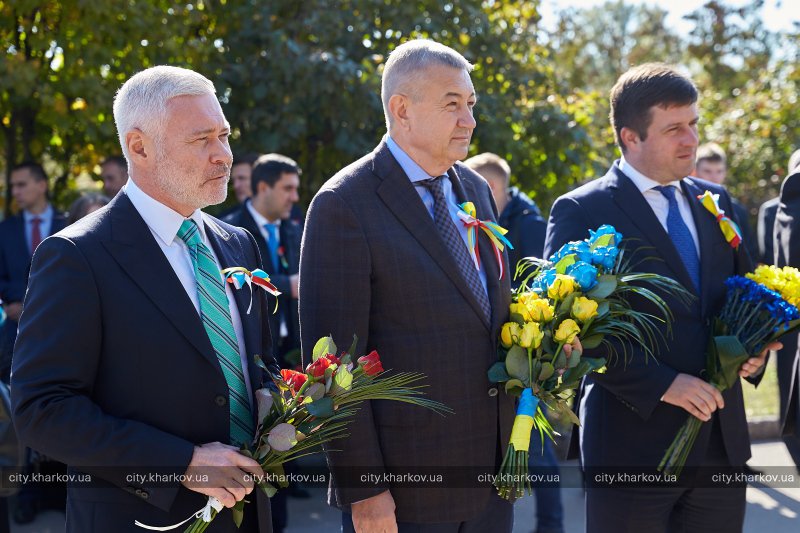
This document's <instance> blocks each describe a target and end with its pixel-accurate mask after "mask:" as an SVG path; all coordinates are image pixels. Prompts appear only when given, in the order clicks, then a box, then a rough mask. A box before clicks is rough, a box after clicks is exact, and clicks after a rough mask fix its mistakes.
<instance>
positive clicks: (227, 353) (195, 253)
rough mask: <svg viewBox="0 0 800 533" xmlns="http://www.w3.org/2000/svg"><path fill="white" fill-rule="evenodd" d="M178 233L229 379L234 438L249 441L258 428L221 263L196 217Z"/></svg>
mask: <svg viewBox="0 0 800 533" xmlns="http://www.w3.org/2000/svg"><path fill="white" fill-rule="evenodd" d="M178 237H180V239H181V240H183V242H185V243H186V246H188V247H189V255H191V257H192V265H193V266H194V277H195V279H196V280H197V296H198V299H199V300H200V316H201V318H202V319H203V327H204V328H205V330H206V333H207V334H208V339H209V340H210V341H211V345H212V346H213V347H214V352H215V353H216V354H217V359H218V360H219V365H220V367H221V368H222V373H223V374H224V375H225V381H226V382H227V383H228V396H229V402H228V405H229V406H230V413H231V426H230V429H231V441H232V442H233V444H234V445H236V446H241V445H242V444H247V445H249V444H250V443H251V441H252V440H253V436H254V434H255V430H254V428H253V423H252V418H251V416H250V402H249V401H248V399H247V387H246V385H245V383H244V373H243V372H242V359H241V357H240V355H239V344H238V343H237V341H236V332H235V331H234V329H233V322H232V321H231V310H230V308H229V307H228V296H227V295H226V294H225V286H224V285H223V281H222V277H221V276H220V271H219V267H218V266H217V262H216V261H214V256H213V255H212V254H211V250H209V249H208V247H207V246H206V245H205V244H203V240H202V239H201V237H200V230H199V229H197V225H196V224H195V223H194V221H193V220H184V221H183V224H181V229H180V230H178Z"/></svg>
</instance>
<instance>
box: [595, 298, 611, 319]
mask: <svg viewBox="0 0 800 533" xmlns="http://www.w3.org/2000/svg"><path fill="white" fill-rule="evenodd" d="M608 309H609V303H608V300H603V301H602V302H599V303H598V304H597V316H596V317H595V319H597V318H602V317H604V316H606V315H607V314H608Z"/></svg>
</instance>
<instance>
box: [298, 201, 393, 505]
mask: <svg viewBox="0 0 800 533" xmlns="http://www.w3.org/2000/svg"><path fill="white" fill-rule="evenodd" d="M363 222H364V223H368V222H369V221H363ZM361 224H362V221H360V220H358V217H357V216H356V214H355V213H354V212H353V210H352V208H351V207H350V206H349V205H348V204H347V203H346V202H345V201H344V200H343V199H342V198H341V197H340V195H339V194H338V193H337V192H336V191H332V190H324V191H322V192H320V193H319V194H317V196H316V197H315V198H314V200H313V201H312V203H311V206H310V207H309V211H308V217H307V219H306V228H305V232H304V235H303V243H302V246H301V251H300V336H301V345H302V352H303V358H304V360H305V362H306V363H307V362H308V361H309V359H310V357H311V351H312V349H313V347H314V344H315V343H316V342H317V340H318V339H320V338H321V337H325V336H327V335H332V336H333V339H334V341H335V342H336V343H337V345H339V346H341V347H346V346H349V344H350V342H351V339H352V338H353V334H355V335H357V336H358V346H357V349H356V354H353V355H355V356H358V355H362V354H364V352H365V348H366V346H367V342H368V335H369V320H370V300H371V296H370V294H371V279H370V277H371V263H370V250H369V245H368V242H367V239H366V236H365V234H364V231H363V229H362V226H361ZM347 432H348V434H349V437H347V438H345V439H341V440H336V441H334V442H333V443H332V446H331V448H334V449H335V450H336V451H332V450H331V449H328V450H327V457H328V465H329V467H330V469H331V473H332V476H333V490H334V495H335V498H336V502H337V505H338V506H339V507H347V506H349V505H350V504H352V503H354V502H358V501H361V500H364V499H367V498H370V497H372V496H376V495H378V494H380V493H381V492H384V491H385V490H387V488H388V487H387V486H382V485H377V486H374V487H369V488H359V487H353V486H352V485H353V483H352V481H351V482H349V483H348V482H347V481H345V480H346V478H348V477H349V478H350V479H351V480H352V479H353V478H352V476H353V473H354V472H355V471H356V469H355V468H354V467H365V468H368V469H369V471H370V472H375V473H380V472H383V471H384V462H383V456H382V453H381V448H380V444H379V442H378V436H377V432H376V428H375V424H374V421H373V417H372V407H371V405H370V402H364V403H363V404H361V405H360V406H359V410H358V413H357V414H356V416H355V417H354V418H353V419H352V421H351V422H350V423H349V424H348V427H347Z"/></svg>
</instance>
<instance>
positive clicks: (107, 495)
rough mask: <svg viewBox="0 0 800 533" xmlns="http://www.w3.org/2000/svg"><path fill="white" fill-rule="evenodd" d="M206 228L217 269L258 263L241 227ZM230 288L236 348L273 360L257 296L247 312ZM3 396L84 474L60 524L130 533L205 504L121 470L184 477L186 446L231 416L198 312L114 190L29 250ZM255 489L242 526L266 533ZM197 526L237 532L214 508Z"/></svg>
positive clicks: (219, 434)
mask: <svg viewBox="0 0 800 533" xmlns="http://www.w3.org/2000/svg"><path fill="white" fill-rule="evenodd" d="M206 234H207V235H208V238H209V241H210V242H211V245H212V247H213V248H214V251H215V253H216V254H217V257H218V258H219V261H220V263H221V265H222V266H223V267H230V266H245V267H249V268H251V269H252V268H254V267H255V266H256V265H259V259H258V250H257V248H256V244H255V242H254V241H253V239H252V237H250V236H249V235H248V234H247V233H246V232H245V231H243V230H241V229H239V228H234V227H233V226H230V225H228V224H225V223H224V222H221V221H218V220H216V219H213V218H211V219H210V222H208V221H207V223H206ZM235 295H236V303H237V305H238V308H239V312H240V314H241V318H242V328H243V331H244V341H245V346H246V349H247V352H248V354H249V355H250V356H252V355H254V354H260V355H261V356H262V357H263V358H264V360H265V361H266V362H267V363H268V364H273V367H274V360H273V359H272V355H271V353H270V350H271V347H270V333H269V329H268V327H267V321H266V318H265V317H266V313H267V307H266V300H265V298H264V297H263V292H262V291H257V292H256V294H255V296H254V298H255V299H254V303H253V309H252V311H251V313H250V314H247V307H248V304H249V298H250V295H249V294H248V293H246V291H245V290H239V291H235ZM248 369H249V376H250V382H251V384H252V386H253V389H254V390H255V389H256V388H258V387H260V386H261V384H262V383H264V382H265V381H266V379H267V376H266V375H265V373H264V372H263V371H262V370H260V369H259V368H258V367H257V366H256V365H255V364H253V363H252V359H251V362H250V364H249V367H248ZM11 398H12V406H13V410H14V425H15V426H16V429H17V432H18V433H19V436H20V440H21V441H23V442H24V443H25V444H26V445H28V446H30V447H31V448H34V449H36V450H39V451H40V452H42V453H44V454H46V455H47V456H49V457H52V458H54V459H57V460H59V461H62V462H64V463H66V464H67V465H68V466H69V469H70V471H71V472H83V473H88V474H90V475H91V482H88V483H80V484H78V485H77V486H74V487H70V488H69V490H68V503H67V530H68V531H69V532H75V533H85V532H99V531H115V532H129V533H139V532H140V531H142V530H141V529H140V528H138V527H136V526H134V520H139V521H141V522H143V523H145V524H148V525H154V526H164V525H170V524H174V523H177V522H180V521H181V520H183V519H185V518H186V517H188V516H189V515H190V514H191V513H193V512H195V511H197V510H198V509H200V508H201V507H203V505H205V502H206V500H207V498H206V497H205V496H203V495H201V494H199V493H196V492H192V491H189V490H188V489H186V488H184V487H183V486H182V485H180V483H179V482H178V481H177V480H176V481H174V482H171V483H169V482H168V483H160V484H159V483H152V482H150V481H145V482H144V483H140V482H138V481H135V480H134V479H131V478H128V477H127V476H128V475H129V474H128V473H129V472H137V471H144V472H148V471H152V470H153V469H159V470H160V472H161V473H174V474H183V473H184V472H185V471H186V467H187V466H188V464H189V461H190V460H191V457H192V452H193V448H194V446H195V445H198V444H203V443H208V442H214V441H219V442H223V443H227V442H229V425H230V414H229V408H228V386H227V383H226V381H225V377H224V375H223V373H222V370H221V369H220V365H219V361H218V360H217V356H216V354H215V352H214V349H213V348H212V346H211V342H210V341H209V338H208V335H207V334H206V332H205V329H204V328H203V325H202V322H201V319H200V316H199V315H198V313H197V311H196V310H195V308H194V306H193V305H192V302H191V300H190V299H189V296H188V295H187V294H186V291H185V290H184V288H183V286H182V285H181V283H180V281H179V280H178V278H177V276H176V275H175V271H174V270H173V268H172V267H171V266H170V264H169V261H168V260H167V258H166V257H165V256H164V253H163V252H162V251H161V249H160V248H159V246H158V243H157V242H156V241H155V238H154V237H153V235H152V233H151V232H150V230H149V229H148V227H147V225H146V224H145V222H144V220H143V219H142V217H141V216H140V215H139V213H138V211H136V209H135V208H134V206H133V204H132V203H131V201H130V199H129V198H128V196H127V195H126V194H125V193H124V192H122V193H120V194H118V195H117V196H116V197H115V198H114V199H113V200H112V201H111V203H110V204H109V205H108V206H106V207H104V208H102V209H100V210H99V211H97V212H95V213H92V214H90V215H89V216H87V217H85V218H83V219H81V220H80V221H78V222H77V223H75V224H73V225H72V226H69V227H68V228H66V229H65V230H63V231H61V232H60V233H58V234H57V235H55V236H53V237H51V238H49V239H47V240H46V241H44V242H43V243H42V244H41V246H40V247H39V248H38V250H37V251H36V254H35V255H34V258H33V264H32V266H31V276H30V283H29V289H28V293H27V295H26V298H25V310H24V311H23V314H22V318H21V321H20V329H19V337H18V338H17V344H16V348H15V352H14V361H13V371H12V379H11ZM254 416H255V415H254ZM256 492H257V493H258V494H251V496H250V498H249V499H251V500H252V501H254V502H257V503H252V504H250V505H249V506H248V507H249V509H247V510H246V514H247V515H249V518H248V520H250V523H251V525H250V526H249V527H248V528H246V529H244V531H246V532H250V533H255V532H256V531H258V532H259V533H265V532H269V531H271V520H270V512H269V502H268V499H267V498H265V497H264V495H263V494H262V493H261V491H256ZM256 513H258V515H259V516H258V517H256ZM257 522H258V523H260V526H257V525H256V523H257ZM208 531H209V532H211V531H217V532H229V533H233V532H235V531H241V530H237V529H236V528H235V526H234V524H233V520H232V519H231V516H230V513H229V512H228V511H223V514H221V515H220V516H219V517H218V518H217V519H216V520H215V521H214V522H213V523H212V525H211V527H210V528H209V529H208Z"/></svg>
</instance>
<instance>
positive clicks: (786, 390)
mask: <svg viewBox="0 0 800 533" xmlns="http://www.w3.org/2000/svg"><path fill="white" fill-rule="evenodd" d="M795 153H800V152H795ZM798 170H800V168H796V169H795V173H794V174H791V175H790V176H788V177H787V178H786V179H785V180H784V181H783V185H782V186H781V195H780V203H779V204H778V210H777V213H776V215H775V264H776V265H777V266H780V267H782V266H786V265H789V266H793V267H796V268H798V267H800V172H798ZM797 345H798V339H797V336H796V335H795V336H794V338H793V339H787V342H786V346H787V349H786V350H781V351H780V352H778V360H777V365H778V386H779V389H780V400H781V418H780V420H781V427H782V431H781V433H782V435H783V441H784V443H785V444H786V448H787V449H788V450H789V453H790V454H791V456H792V460H794V463H795V464H796V465H800V357H798V353H797ZM790 347H792V348H794V350H793V351H792V352H788V349H789V348H790Z"/></svg>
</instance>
